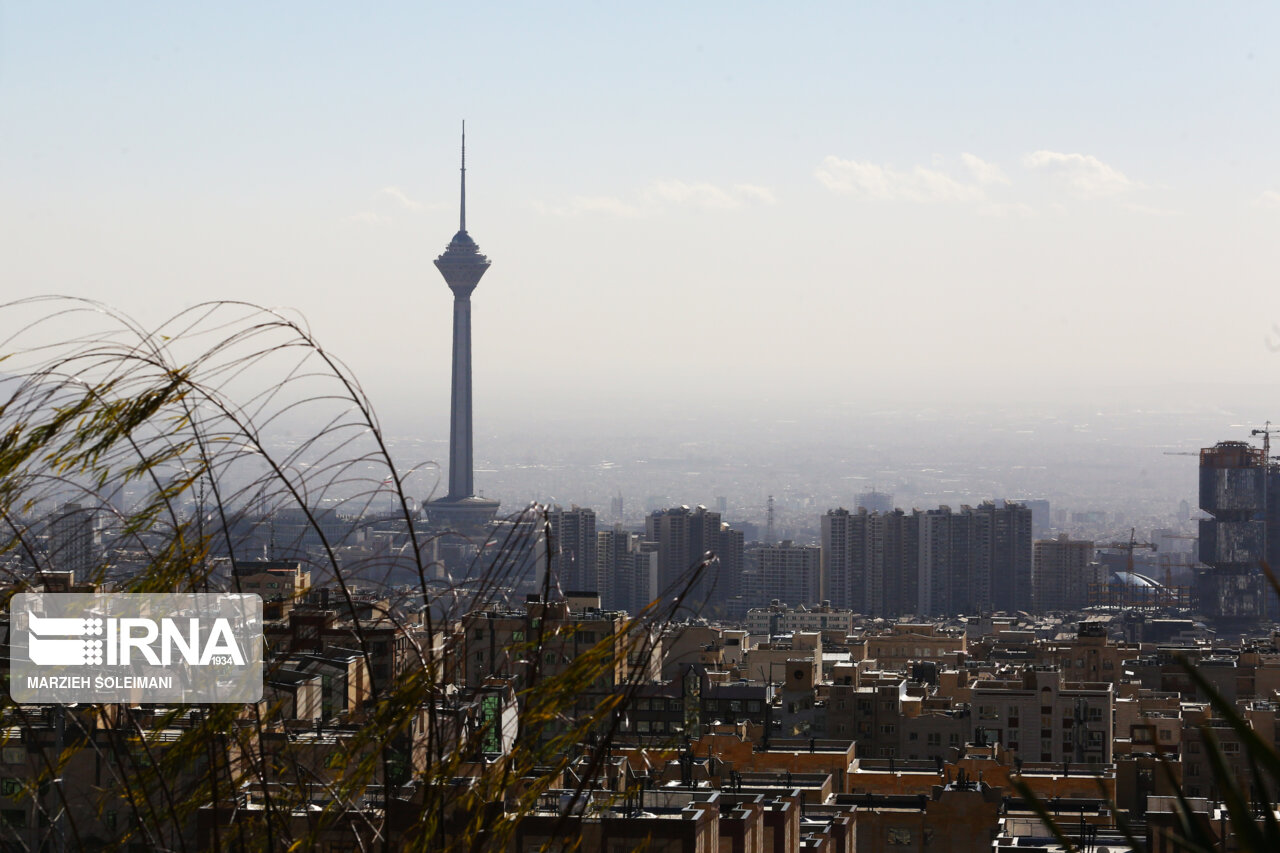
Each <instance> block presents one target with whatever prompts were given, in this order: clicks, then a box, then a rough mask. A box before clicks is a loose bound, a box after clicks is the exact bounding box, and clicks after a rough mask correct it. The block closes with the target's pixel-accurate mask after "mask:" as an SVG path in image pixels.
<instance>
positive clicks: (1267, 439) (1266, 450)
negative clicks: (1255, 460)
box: [1249, 421, 1280, 465]
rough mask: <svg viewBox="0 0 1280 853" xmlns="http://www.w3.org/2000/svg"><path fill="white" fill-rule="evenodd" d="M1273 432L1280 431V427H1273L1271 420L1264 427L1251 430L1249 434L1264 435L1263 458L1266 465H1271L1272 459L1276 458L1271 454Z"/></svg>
mask: <svg viewBox="0 0 1280 853" xmlns="http://www.w3.org/2000/svg"><path fill="white" fill-rule="evenodd" d="M1272 433H1280V429H1272V428H1271V421H1267V423H1266V424H1265V425H1264V426H1263V427H1262V429H1255V430H1251V431H1250V432H1249V435H1260V436H1262V460H1263V464H1264V465H1270V464H1271V460H1272V459H1275V458H1276V457H1274V456H1272V455H1271V434H1272Z"/></svg>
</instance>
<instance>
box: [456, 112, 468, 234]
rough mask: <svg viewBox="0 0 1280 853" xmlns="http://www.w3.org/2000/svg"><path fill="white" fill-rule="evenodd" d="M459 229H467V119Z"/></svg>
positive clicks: (464, 128)
mask: <svg viewBox="0 0 1280 853" xmlns="http://www.w3.org/2000/svg"><path fill="white" fill-rule="evenodd" d="M458 230H459V231H462V232H466V230H467V120H466V119H463V120H462V205H461V207H460V208H459V213H458Z"/></svg>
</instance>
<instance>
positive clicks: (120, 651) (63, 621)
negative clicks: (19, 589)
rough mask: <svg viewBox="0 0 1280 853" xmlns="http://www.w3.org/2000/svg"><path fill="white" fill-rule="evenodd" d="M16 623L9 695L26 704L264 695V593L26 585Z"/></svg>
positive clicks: (17, 599)
mask: <svg viewBox="0 0 1280 853" xmlns="http://www.w3.org/2000/svg"><path fill="white" fill-rule="evenodd" d="M9 624H10V626H11V630H10V634H9V639H10V643H9V673H10V678H9V695H10V696H12V697H13V699H14V701H16V702H18V703H20V704H48V703H70V702H183V703H193V702H257V701H258V700H259V699H260V698H261V697H262V690H263V680H262V658H263V644H262V629H263V624H262V599H261V598H259V597H258V596H257V595H253V594H241V593H108V592H95V593H27V592H23V593H18V594H16V595H14V596H13V598H12V599H10V603H9Z"/></svg>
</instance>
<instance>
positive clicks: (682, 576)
mask: <svg viewBox="0 0 1280 853" xmlns="http://www.w3.org/2000/svg"><path fill="white" fill-rule="evenodd" d="M645 539H647V540H648V541H650V542H655V543H657V546H658V586H659V590H660V592H661V593H662V594H663V595H667V596H681V597H682V598H683V603H684V604H685V605H686V607H687V608H688V609H690V610H693V611H694V612H699V613H700V612H703V611H704V609H705V608H706V607H707V606H708V605H715V604H716V602H717V600H724V599H726V598H728V597H730V596H733V595H736V594H737V586H738V578H739V576H740V575H741V574H742V547H743V542H742V533H741V531H736V530H734V529H733V528H731V527H729V526H728V525H727V524H724V523H723V522H722V521H721V520H720V513H718V512H711V511H710V510H708V509H707V508H706V507H704V506H699V507H697V508H695V509H690V508H689V507H687V506H680V507H672V508H671V509H663V510H657V511H656V512H653V513H651V514H650V515H649V516H648V517H647V518H646V519H645ZM708 553H711V554H714V555H715V556H716V557H717V558H718V561H717V562H716V563H714V564H712V565H710V566H708V567H707V568H706V569H704V570H703V571H702V574H701V576H700V577H699V578H697V579H696V580H694V579H693V578H692V576H691V575H690V574H689V572H690V571H691V570H692V569H693V568H694V567H695V566H697V565H698V564H699V563H700V562H701V561H702V559H703V557H704V556H705V555H706V554H708ZM691 581H692V585H690V582H691ZM686 587H687V591H686Z"/></svg>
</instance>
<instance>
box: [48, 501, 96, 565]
mask: <svg viewBox="0 0 1280 853" xmlns="http://www.w3.org/2000/svg"><path fill="white" fill-rule="evenodd" d="M48 546H49V564H48V566H47V568H49V569H51V570H53V571H59V572H74V573H75V576H76V577H77V578H79V579H80V580H84V579H86V578H88V576H89V574H90V572H92V570H93V569H94V568H95V567H96V566H97V560H98V551H97V547H96V546H95V544H94V512H93V510H91V509H88V508H86V507H82V506H80V504H77V503H66V504H63V505H62V506H61V507H59V508H58V509H57V510H56V511H55V512H54V514H53V517H52V519H51V520H50V522H49V538H48Z"/></svg>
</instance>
